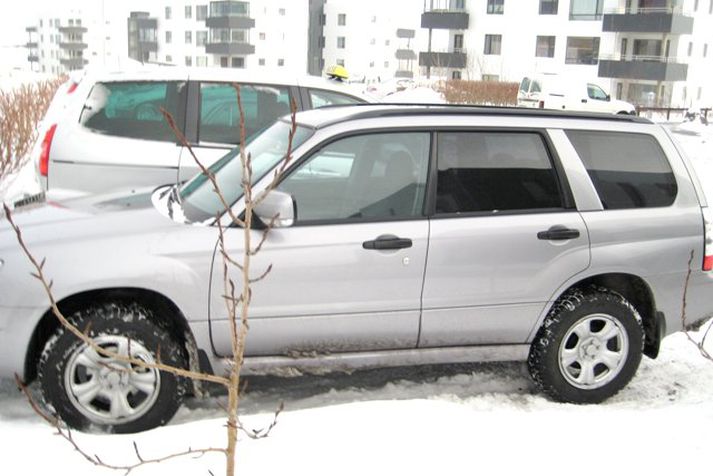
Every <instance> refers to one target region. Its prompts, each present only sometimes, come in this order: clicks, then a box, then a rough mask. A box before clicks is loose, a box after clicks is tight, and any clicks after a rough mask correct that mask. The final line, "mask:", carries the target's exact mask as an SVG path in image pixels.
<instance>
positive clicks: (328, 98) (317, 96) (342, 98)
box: [309, 89, 364, 109]
mask: <svg viewBox="0 0 713 476" xmlns="http://www.w3.org/2000/svg"><path fill="white" fill-rule="evenodd" d="M309 97H310V100H311V101H312V107H313V108H315V109H316V108H318V107H322V106H331V105H333V104H358V103H362V102H364V101H362V100H361V99H358V98H355V97H353V96H347V95H345V94H340V93H335V92H333V91H324V90H321V89H310V90H309Z"/></svg>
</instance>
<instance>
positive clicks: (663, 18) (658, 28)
mask: <svg viewBox="0 0 713 476" xmlns="http://www.w3.org/2000/svg"><path fill="white" fill-rule="evenodd" d="M602 31H605V32H616V33H671V34H674V35H690V34H691V33H693V17H690V16H687V15H684V14H681V13H673V12H659V11H653V12H645V13H613V14H612V13H607V14H604V17H603V19H602Z"/></svg>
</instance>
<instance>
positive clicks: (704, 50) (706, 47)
mask: <svg viewBox="0 0 713 476" xmlns="http://www.w3.org/2000/svg"><path fill="white" fill-rule="evenodd" d="M706 56H708V43H705V44H704V45H703V57H704V58H705V57H706Z"/></svg>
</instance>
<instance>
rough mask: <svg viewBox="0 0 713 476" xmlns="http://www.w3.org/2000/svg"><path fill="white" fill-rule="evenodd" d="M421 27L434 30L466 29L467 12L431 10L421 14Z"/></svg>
mask: <svg viewBox="0 0 713 476" xmlns="http://www.w3.org/2000/svg"><path fill="white" fill-rule="evenodd" d="M421 28H429V29H434V30H467V29H468V12H464V11H454V10H432V11H430V12H423V13H422V14H421Z"/></svg>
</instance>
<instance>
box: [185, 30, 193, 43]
mask: <svg viewBox="0 0 713 476" xmlns="http://www.w3.org/2000/svg"><path fill="white" fill-rule="evenodd" d="M192 43H193V32H190V31H187V32H186V44H187V45H190V44H192Z"/></svg>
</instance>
